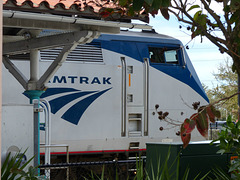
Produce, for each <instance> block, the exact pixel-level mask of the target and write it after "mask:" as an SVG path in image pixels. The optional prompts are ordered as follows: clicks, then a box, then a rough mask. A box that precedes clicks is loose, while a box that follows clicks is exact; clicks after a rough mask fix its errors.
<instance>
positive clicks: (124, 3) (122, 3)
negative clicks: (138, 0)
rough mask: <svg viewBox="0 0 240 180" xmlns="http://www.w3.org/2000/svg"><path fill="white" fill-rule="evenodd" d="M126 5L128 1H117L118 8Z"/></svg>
mask: <svg viewBox="0 0 240 180" xmlns="http://www.w3.org/2000/svg"><path fill="white" fill-rule="evenodd" d="M127 3H128V0H119V5H120V6H125V5H126V4H127Z"/></svg>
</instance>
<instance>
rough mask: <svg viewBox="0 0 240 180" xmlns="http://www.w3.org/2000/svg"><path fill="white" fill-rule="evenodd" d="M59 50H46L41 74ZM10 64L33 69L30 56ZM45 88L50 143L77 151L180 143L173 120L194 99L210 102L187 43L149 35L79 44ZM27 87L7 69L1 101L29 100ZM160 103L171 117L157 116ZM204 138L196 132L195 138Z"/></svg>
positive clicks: (183, 114)
mask: <svg viewBox="0 0 240 180" xmlns="http://www.w3.org/2000/svg"><path fill="white" fill-rule="evenodd" d="M58 53H59V48H56V49H51V50H44V51H41V61H40V73H41V72H43V71H44V70H46V69H47V67H48V66H49V65H50V64H51V62H52V59H53V58H55V57H56V56H57V54H58ZM12 61H13V62H14V63H15V64H16V65H17V66H18V67H19V69H21V70H22V71H23V72H25V73H26V74H29V72H27V71H28V68H26V67H27V66H28V65H29V59H27V58H26V59H25V60H19V59H17V58H16V60H14V59H13V60H12ZM47 86H48V89H47V90H46V92H45V93H43V95H42V97H41V98H44V99H46V100H48V101H49V103H50V105H51V112H52V124H51V143H52V144H68V145H69V151H70V153H72V154H85V153H120V152H128V151H133V150H140V151H141V150H145V149H146V144H145V143H146V142H176V141H178V142H179V141H181V139H180V136H177V135H176V132H178V131H179V129H180V127H179V126H177V125H174V123H175V124H179V123H176V122H175V121H179V122H183V121H184V119H185V118H188V117H190V116H191V115H192V114H193V113H194V112H195V111H194V110H193V109H192V108H190V107H189V106H191V105H192V103H193V102H198V101H199V102H201V105H204V104H207V102H208V98H207V96H206V94H205V92H204V90H203V88H202V86H201V83H200V81H199V79H198V77H197V74H196V72H195V70H194V68H193V66H192V64H191V62H190V59H189V57H188V55H187V53H186V52H185V51H184V48H183V46H182V43H181V42H180V41H179V40H177V39H175V38H172V37H169V36H165V35H159V34H156V33H146V32H121V33H120V34H118V35H108V34H102V35H101V36H100V37H99V38H98V39H96V40H94V41H93V42H92V43H89V44H85V45H78V47H77V48H76V49H75V50H74V51H72V52H71V53H70V55H69V56H68V58H67V60H66V62H64V63H63V64H62V67H61V68H60V69H59V70H58V71H57V73H56V74H55V75H54V77H53V78H52V79H51V80H50V82H49V83H48V84H47ZM23 92H24V89H23V88H22V87H21V85H20V84H18V82H17V81H16V80H15V79H14V78H13V77H12V75H11V74H10V73H9V72H8V71H7V70H6V69H5V68H4V69H3V104H11V103H15V104H16V103H17V104H24V103H25V104H27V103H28V102H29V99H28V98H27V97H26V96H25V95H24V94H23ZM156 104H158V105H159V108H158V109H159V110H161V111H162V112H168V113H169V115H168V116H167V118H169V119H168V122H167V121H165V120H159V118H158V115H157V113H156V110H155V105H156ZM23 113H24V112H23ZM172 120H174V123H171V122H173V121H172ZM160 127H161V128H160ZM160 129H161V130H160ZM162 129H163V130H162ZM43 132H44V131H41V142H43V141H44V133H43ZM202 139H203V138H202V137H201V135H200V134H199V133H198V132H193V135H192V140H202ZM51 151H52V153H53V154H54V153H55V154H61V153H62V152H63V151H64V150H63V149H57V148H52V149H51Z"/></svg>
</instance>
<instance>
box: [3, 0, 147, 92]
mask: <svg viewBox="0 0 240 180" xmlns="http://www.w3.org/2000/svg"><path fill="white" fill-rule="evenodd" d="M133 19H137V20H140V21H142V22H145V23H132V22H131V20H133ZM146 22H148V15H147V14H145V13H144V12H142V13H138V14H135V15H133V16H129V15H127V13H126V12H125V10H124V9H123V8H121V7H119V6H118V5H117V4H116V3H115V1H114V0H3V63H4V65H5V67H6V68H7V69H8V70H9V72H10V73H11V74H12V75H13V76H14V77H15V78H16V79H17V80H18V82H19V83H20V84H21V85H22V86H23V87H24V89H25V90H43V89H44V88H45V85H44V84H45V83H46V82H48V81H49V79H50V78H51V77H52V76H53V74H54V73H55V72H56V71H57V69H58V68H59V67H60V66H61V63H62V62H64V61H65V59H66V56H67V53H68V52H69V51H71V50H73V49H74V48H75V47H76V46H77V44H85V43H89V42H91V41H92V40H93V39H95V38H98V36H99V35H100V34H101V33H119V32H120V28H133V29H151V27H150V26H149V25H147V24H146ZM55 47H63V50H62V52H61V53H60V55H59V56H58V57H57V58H56V60H54V61H53V63H52V65H51V66H50V67H49V69H48V70H47V71H46V72H45V73H44V74H43V75H42V77H38V75H37V73H36V72H35V70H36V69H38V66H39V65H38V63H37V61H38V60H39V57H38V56H37V51H40V50H42V49H49V48H55ZM21 54H22V55H26V54H27V55H29V57H31V58H30V63H31V66H30V72H33V73H32V74H30V79H27V78H26V77H25V76H24V75H23V73H22V72H20V71H19V69H18V68H17V67H15V66H14V64H13V63H12V62H11V57H13V56H16V55H21ZM31 54H32V56H31ZM31 68H32V69H31ZM31 70H33V71H31Z"/></svg>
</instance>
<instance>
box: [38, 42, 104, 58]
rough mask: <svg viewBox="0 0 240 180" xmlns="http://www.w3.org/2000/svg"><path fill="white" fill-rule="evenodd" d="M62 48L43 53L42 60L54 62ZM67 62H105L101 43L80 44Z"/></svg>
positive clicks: (70, 54)
mask: <svg viewBox="0 0 240 180" xmlns="http://www.w3.org/2000/svg"><path fill="white" fill-rule="evenodd" d="M61 50H62V48H54V49H47V50H43V51H41V59H42V60H54V59H55V58H56V57H57V56H58V54H59V53H60V52H61ZM67 61H85V62H103V57H102V49H101V45H100V43H91V44H80V45H78V46H77V47H76V49H74V50H73V51H72V52H70V53H69V55H68V57H67Z"/></svg>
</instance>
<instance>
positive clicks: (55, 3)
mask: <svg viewBox="0 0 240 180" xmlns="http://www.w3.org/2000/svg"><path fill="white" fill-rule="evenodd" d="M106 8H111V9H114V12H115V13H113V14H114V15H113V14H111V20H126V19H128V20H129V19H140V20H144V21H146V15H141V16H137V17H128V16H126V15H125V13H124V10H123V9H122V8H120V7H119V6H118V5H116V4H115V3H114V0H3V9H9V10H20V11H21V10H24V11H30V12H47V13H52V14H74V15H79V16H80V17H88V18H98V19H100V18H102V17H104V13H101V12H102V11H104V10H105V9H106Z"/></svg>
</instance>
